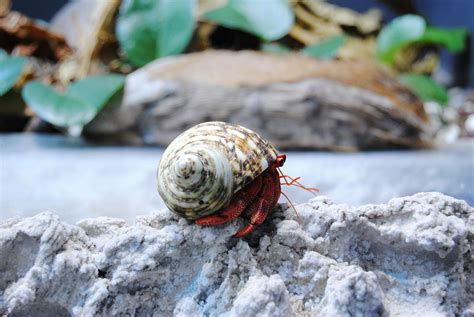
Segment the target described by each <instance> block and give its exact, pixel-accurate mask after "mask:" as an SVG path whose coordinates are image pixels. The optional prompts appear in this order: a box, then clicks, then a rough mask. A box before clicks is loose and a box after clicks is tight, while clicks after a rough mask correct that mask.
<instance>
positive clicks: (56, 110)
mask: <svg viewBox="0 0 474 317" xmlns="http://www.w3.org/2000/svg"><path fill="white" fill-rule="evenodd" d="M124 83H125V80H124V77H123V76H120V75H103V76H91V77H88V78H86V79H83V80H80V81H76V82H74V83H73V84H71V86H70V87H69V89H68V91H67V92H66V93H65V94H60V93H58V92H57V91H55V90H54V89H52V88H51V87H50V86H47V85H45V84H42V83H40V82H38V81H30V82H29V83H28V84H26V86H25V87H24V88H23V91H22V96H23V99H24V100H25V102H26V104H27V105H28V106H29V107H30V108H31V109H32V110H33V111H34V112H35V113H36V114H37V115H38V116H39V117H40V118H42V119H43V120H45V121H48V122H50V123H52V124H54V125H56V126H60V127H75V126H84V125H86V124H87V123H89V122H90V121H91V120H92V119H94V117H95V116H96V115H97V113H98V112H99V111H100V110H101V109H102V108H103V107H104V106H105V105H106V104H107V102H108V101H109V100H110V98H111V97H112V96H113V95H114V94H116V93H117V92H118V91H119V90H120V89H122V87H123V85H124Z"/></svg>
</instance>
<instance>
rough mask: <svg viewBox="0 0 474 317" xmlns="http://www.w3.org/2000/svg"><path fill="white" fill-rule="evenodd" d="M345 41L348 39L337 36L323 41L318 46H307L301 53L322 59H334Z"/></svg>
mask: <svg viewBox="0 0 474 317" xmlns="http://www.w3.org/2000/svg"><path fill="white" fill-rule="evenodd" d="M345 41H346V37H345V36H344V35H337V36H335V37H332V38H330V39H327V40H324V41H321V42H319V43H318V44H315V45H311V46H307V47H305V48H304V49H302V50H301V53H303V54H304V55H308V56H312V57H317V58H321V59H329V58H333V57H335V56H336V54H337V52H338V50H339V49H340V48H341V46H342V45H343V44H344V42H345Z"/></svg>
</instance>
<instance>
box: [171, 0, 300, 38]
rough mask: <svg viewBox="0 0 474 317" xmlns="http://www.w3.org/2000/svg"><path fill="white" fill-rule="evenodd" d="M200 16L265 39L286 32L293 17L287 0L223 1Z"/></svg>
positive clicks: (279, 36) (283, 34)
mask: <svg viewBox="0 0 474 317" xmlns="http://www.w3.org/2000/svg"><path fill="white" fill-rule="evenodd" d="M178 2H179V1H178ZM203 18H204V19H206V20H208V21H212V22H216V23H218V24H220V25H223V26H225V27H228V28H235V29H239V30H242V31H246V32H249V33H251V34H254V35H256V36H258V37H260V38H262V39H264V40H266V41H273V40H277V39H279V38H281V37H283V36H285V35H286V34H288V31H289V30H290V29H291V27H292V25H293V21H294V15H293V12H292V10H291V8H290V6H289V5H288V2H287V1H286V0H266V1H255V0H229V1H228V2H227V4H226V5H224V6H222V7H219V8H216V9H213V10H210V11H208V12H205V13H204V15H203Z"/></svg>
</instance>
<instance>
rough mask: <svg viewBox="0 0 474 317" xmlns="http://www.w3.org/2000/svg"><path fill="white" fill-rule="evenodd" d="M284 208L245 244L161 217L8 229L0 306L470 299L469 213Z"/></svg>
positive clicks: (448, 311)
mask: <svg viewBox="0 0 474 317" xmlns="http://www.w3.org/2000/svg"><path fill="white" fill-rule="evenodd" d="M297 210H298V213H299V217H300V219H301V223H298V222H297V221H295V216H294V213H293V211H292V210H291V209H285V208H283V206H282V207H280V208H276V210H275V211H274V212H273V213H272V214H271V216H270V219H269V220H268V221H267V222H266V223H265V224H264V225H263V226H262V227H261V228H260V229H259V230H258V231H257V232H256V233H254V234H252V235H251V236H250V237H247V238H246V239H240V240H238V239H234V238H232V234H233V233H235V232H236V230H238V228H239V226H241V225H242V223H243V220H242V219H239V220H237V221H235V222H233V223H230V224H228V225H225V226H221V227H213V228H202V227H198V226H196V225H193V224H190V223H188V222H187V221H186V220H184V219H180V218H178V217H177V216H175V215H174V214H172V213H171V212H169V211H167V210H161V211H156V212H154V213H151V214H149V215H145V216H139V217H137V219H136V223H135V224H134V225H127V224H126V223H125V222H124V221H123V220H120V219H113V218H107V217H100V218H91V219H84V220H82V221H79V222H78V223H77V224H76V225H69V224H66V223H63V222H61V221H60V219H59V218H58V217H57V216H56V215H54V214H53V213H49V212H47V213H41V214H38V215H36V216H34V217H30V218H12V219H8V220H4V221H2V222H1V223H0V272H1V274H0V311H1V312H2V313H8V314H11V315H12V316H15V315H16V316H18V315H22V316H25V315H35V314H36V315H38V314H41V313H42V314H44V315H58V316H61V315H64V316H67V315H76V316H90V315H118V314H120V315H127V314H129V315H157V316H170V315H176V316H306V315H311V316H314V315H320V316H349V315H351V316H385V315H389V314H390V315H393V316H397V315H399V316H410V315H420V316H421V315H424V316H427V315H429V316H445V315H459V314H462V313H463V312H466V313H468V309H469V308H468V305H469V302H472V301H473V300H474V296H473V294H474V289H473V285H474V279H473V274H472V272H473V267H472V266H473V261H472V254H473V249H472V243H473V237H474V213H473V211H474V210H473V208H472V207H470V206H469V205H468V204H467V203H465V202H464V201H461V200H456V199H453V198H451V197H448V196H445V195H442V194H439V193H419V194H416V195H414V196H410V197H403V198H396V199H392V200H391V201H390V202H389V203H388V204H385V205H365V206H361V207H351V206H348V205H337V204H334V203H332V202H331V201H329V199H327V198H324V197H318V198H314V199H312V200H310V201H309V202H308V203H306V204H302V205H298V206H297Z"/></svg>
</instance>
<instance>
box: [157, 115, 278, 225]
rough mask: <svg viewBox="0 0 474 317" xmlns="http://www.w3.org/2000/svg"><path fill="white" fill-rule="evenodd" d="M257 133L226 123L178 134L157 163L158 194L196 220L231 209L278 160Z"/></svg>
mask: <svg viewBox="0 0 474 317" xmlns="http://www.w3.org/2000/svg"><path fill="white" fill-rule="evenodd" d="M277 155H278V153H277V151H276V150H275V148H274V147H273V146H272V145H271V144H270V143H268V142H267V141H266V140H264V139H263V138H262V137H260V136H259V135H258V134H257V133H255V132H253V131H251V130H249V129H247V128H244V127H242V126H239V125H235V124H230V123H225V122H206V123H201V124H198V125H196V126H194V127H192V128H190V129H189V130H187V131H185V132H183V133H182V134H181V135H180V136H178V137H177V138H176V139H175V140H173V142H171V144H170V145H169V146H168V148H167V149H166V150H165V152H164V153H163V156H162V158H161V160H160V163H159V166H158V174H157V178H158V192H159V194H160V196H161V198H162V199H163V201H164V202H165V204H166V206H167V207H168V208H169V209H170V210H172V211H174V212H175V213H177V214H179V215H181V216H183V217H185V218H187V219H190V220H195V219H197V218H199V217H202V216H206V215H209V214H212V213H215V212H216V211H218V210H220V209H222V208H224V207H226V206H227V205H228V204H229V202H230V200H231V199H232V196H233V195H234V194H235V193H236V192H237V191H239V190H240V189H242V188H243V187H245V186H246V185H247V184H249V183H250V182H252V181H253V180H254V179H255V178H256V177H257V176H258V175H260V174H261V173H262V172H263V171H264V170H265V169H267V168H268V167H269V166H270V165H271V164H272V163H273V162H274V161H275V159H276V157H277Z"/></svg>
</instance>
